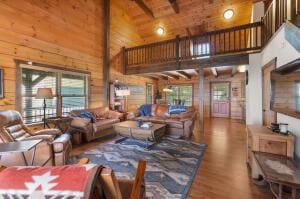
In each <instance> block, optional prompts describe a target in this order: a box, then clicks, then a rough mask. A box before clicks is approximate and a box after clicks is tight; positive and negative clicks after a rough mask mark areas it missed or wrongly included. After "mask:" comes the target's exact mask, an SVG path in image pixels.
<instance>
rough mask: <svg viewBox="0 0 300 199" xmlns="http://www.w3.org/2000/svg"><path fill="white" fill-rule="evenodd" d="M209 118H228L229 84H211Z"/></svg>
mask: <svg viewBox="0 0 300 199" xmlns="http://www.w3.org/2000/svg"><path fill="white" fill-rule="evenodd" d="M211 117H223V118H229V117H230V82H213V83H211Z"/></svg>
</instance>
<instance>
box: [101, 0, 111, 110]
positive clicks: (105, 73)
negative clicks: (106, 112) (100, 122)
mask: <svg viewBox="0 0 300 199" xmlns="http://www.w3.org/2000/svg"><path fill="white" fill-rule="evenodd" d="M103 9H104V10H103V13H104V17H103V23H104V28H103V29H104V30H103V80H102V81H103V87H102V106H108V103H109V68H110V66H109V48H110V46H109V25H110V20H109V15H110V0H104V6H103Z"/></svg>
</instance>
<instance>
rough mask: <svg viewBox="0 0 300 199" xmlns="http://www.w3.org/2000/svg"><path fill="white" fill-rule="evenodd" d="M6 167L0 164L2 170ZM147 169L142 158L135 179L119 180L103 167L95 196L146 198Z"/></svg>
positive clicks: (82, 163) (81, 161)
mask: <svg viewBox="0 0 300 199" xmlns="http://www.w3.org/2000/svg"><path fill="white" fill-rule="evenodd" d="M89 162H90V161H89V159H88V158H82V159H81V160H80V161H79V162H78V164H80V165H84V164H88V163H89ZM5 168H6V167H4V166H1V165H0V172H1V171H3V170H4V169H5ZM145 170H146V161H144V160H140V161H139V163H138V167H137V171H136V174H135V179H134V180H117V179H116V177H115V174H114V172H113V170H112V169H110V168H102V169H101V172H100V175H99V180H98V182H96V190H95V192H97V193H95V194H96V195H97V196H96V197H94V198H100V199H143V198H146V196H145V194H146V191H145V184H144V174H145Z"/></svg>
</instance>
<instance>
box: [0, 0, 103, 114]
mask: <svg viewBox="0 0 300 199" xmlns="http://www.w3.org/2000/svg"><path fill="white" fill-rule="evenodd" d="M102 10H103V1H102V0H90V1H86V0H77V1H73V0H64V1H40V0H33V1H32V0H22V1H19V0H9V1H1V2H0V67H1V68H2V69H4V96H5V97H4V99H2V100H0V109H2V110H3V109H15V104H16V103H20V102H16V100H15V96H16V93H15V92H16V91H15V74H16V66H15V63H14V59H22V60H28V61H34V62H40V63H45V64H50V65H56V66H60V67H61V68H62V69H66V70H68V69H77V70H82V71H90V72H91V74H92V75H91V97H90V106H91V107H95V106H101V90H102V50H103V49H102V47H103V41H102V35H103V29H102V28H101V27H102V26H103V24H102V21H103V20H102V19H103V11H102Z"/></svg>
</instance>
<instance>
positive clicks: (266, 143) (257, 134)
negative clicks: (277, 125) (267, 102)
mask: <svg viewBox="0 0 300 199" xmlns="http://www.w3.org/2000/svg"><path fill="white" fill-rule="evenodd" d="M294 141H295V137H294V135H292V134H290V135H281V134H278V133H274V132H273V131H271V130H270V129H269V128H267V127H265V126H262V125H248V126H247V163H248V164H249V166H250V167H251V170H252V177H253V178H258V176H259V175H260V174H261V172H260V169H259V167H258V166H257V163H256V162H255V160H254V158H253V151H259V152H265V153H272V154H277V155H283V156H287V157H290V158H292V159H293V158H294Z"/></svg>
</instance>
